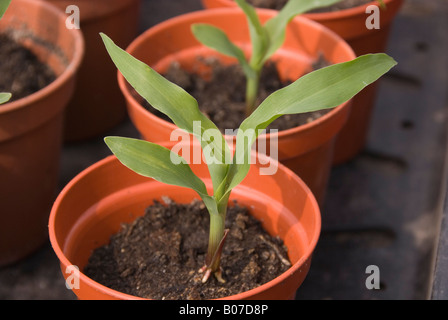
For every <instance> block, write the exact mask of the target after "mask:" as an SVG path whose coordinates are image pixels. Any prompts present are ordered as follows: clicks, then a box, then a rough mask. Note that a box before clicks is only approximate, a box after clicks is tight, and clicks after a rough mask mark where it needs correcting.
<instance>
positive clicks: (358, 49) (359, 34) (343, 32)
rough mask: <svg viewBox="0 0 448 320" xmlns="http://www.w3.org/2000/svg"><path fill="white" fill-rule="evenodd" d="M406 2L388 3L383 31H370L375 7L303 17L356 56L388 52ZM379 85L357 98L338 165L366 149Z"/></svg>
mask: <svg viewBox="0 0 448 320" xmlns="http://www.w3.org/2000/svg"><path fill="white" fill-rule="evenodd" d="M201 1H202V4H203V6H204V7H205V8H209V9H212V8H226V7H236V6H237V5H236V3H235V1H233V0H201ZM403 1H404V0H384V3H385V4H386V6H387V9H386V10H381V11H380V28H379V29H371V30H369V29H368V28H367V27H366V19H367V18H368V17H369V15H370V14H371V13H366V8H367V7H368V6H369V5H375V4H378V3H377V2H376V1H372V2H371V3H368V4H365V5H362V6H359V7H356V8H352V9H346V10H340V11H334V12H326V13H309V14H304V15H303V16H304V17H306V18H309V19H311V20H313V21H316V22H318V23H320V24H322V25H324V26H325V27H327V28H329V29H331V30H332V31H334V32H336V33H337V34H338V35H340V36H341V37H342V38H343V39H344V40H346V41H347V42H348V44H349V45H350V46H351V47H352V48H353V50H354V51H355V53H356V55H358V56H360V55H363V54H367V53H378V52H385V51H386V48H387V42H388V39H389V33H390V28H391V25H392V23H393V20H394V18H395V17H396V15H397V13H398V12H399V10H400V8H401V6H402V4H403ZM377 84H378V83H377V82H375V83H374V84H372V85H370V86H368V87H367V88H365V89H364V90H363V91H362V92H360V93H359V94H358V95H356V97H354V98H353V104H352V110H351V113H350V116H349V118H348V120H347V124H346V125H345V126H344V128H343V129H342V130H341V132H340V133H339V135H338V138H337V139H336V147H335V152H334V153H335V154H334V163H335V164H340V163H343V162H346V161H348V160H350V159H352V158H353V157H355V156H356V155H357V154H358V153H359V152H360V151H361V150H362V149H363V148H364V146H365V143H366V139H367V134H368V131H369V124H370V119H371V114H372V112H373V109H374V104H375V97H376V92H377V87H378V86H377Z"/></svg>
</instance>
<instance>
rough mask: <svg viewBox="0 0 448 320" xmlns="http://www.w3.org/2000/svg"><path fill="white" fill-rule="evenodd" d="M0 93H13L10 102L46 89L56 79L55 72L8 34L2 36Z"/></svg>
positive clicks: (0, 40) (0, 36)
mask: <svg viewBox="0 0 448 320" xmlns="http://www.w3.org/2000/svg"><path fill="white" fill-rule="evenodd" d="M0 60H1V63H0V75H1V76H0V92H11V93H12V97H11V100H10V101H14V100H18V99H21V98H24V97H26V96H28V95H30V94H32V93H34V92H36V91H39V90H40V89H42V88H44V87H46V86H47V85H49V84H50V83H51V82H53V81H54V80H55V78H56V76H55V74H54V73H53V71H52V70H51V69H50V68H49V67H48V66H47V65H45V64H44V63H42V62H41V61H39V59H38V58H37V57H36V56H35V55H34V54H33V53H32V52H31V51H30V50H28V49H27V48H25V47H23V46H22V45H20V44H19V43H17V42H16V41H15V40H13V39H12V38H11V37H10V36H8V35H7V34H0Z"/></svg>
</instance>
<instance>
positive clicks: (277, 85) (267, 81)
mask: <svg viewBox="0 0 448 320" xmlns="http://www.w3.org/2000/svg"><path fill="white" fill-rule="evenodd" d="M197 63H198V64H205V65H207V66H208V67H209V69H210V70H211V71H210V74H208V75H207V77H206V78H204V75H202V74H198V73H194V72H189V71H186V70H184V69H183V68H182V67H181V66H180V65H179V63H172V64H171V65H170V67H169V69H168V70H167V71H166V72H165V73H164V74H163V76H164V77H165V78H167V79H168V80H170V81H171V82H173V83H175V84H177V85H179V86H180V87H182V88H183V89H184V90H186V91H187V92H188V93H189V94H191V95H192V96H193V97H194V98H196V100H197V101H198V104H199V108H200V109H201V111H202V112H203V113H204V114H205V115H206V116H207V117H208V118H210V119H211V120H212V122H213V123H215V124H216V126H217V127H218V129H220V130H221V132H222V133H225V130H226V129H237V128H238V127H239V126H240V124H241V123H242V122H243V121H244V119H246V118H247V116H246V113H245V110H246V103H245V93H246V89H245V88H246V77H245V75H244V72H243V70H242V68H241V67H240V65H239V64H232V65H224V64H222V63H220V62H219V60H218V59H216V58H214V57H210V58H207V59H200V58H198V61H197ZM328 64H329V63H328V62H327V61H325V59H324V58H323V57H319V59H317V60H316V62H315V64H314V65H313V66H312V68H313V70H315V69H319V68H321V67H324V66H327V65H328ZM198 69H199V67H198ZM290 83H291V82H290V81H282V80H281V78H280V76H279V74H278V71H277V68H276V65H275V64H274V63H267V64H266V65H265V67H264V68H263V70H262V74H261V79H260V88H259V95H258V100H257V105H258V104H260V103H261V102H262V101H263V100H264V99H266V98H267V97H268V96H269V95H270V94H271V93H273V92H275V91H277V90H279V89H281V88H283V87H285V86H287V85H288V84H290ZM140 99H141V98H140ZM141 103H142V104H143V105H144V106H145V107H146V108H147V109H148V110H149V111H151V112H152V113H154V114H155V115H157V116H158V117H160V118H162V119H164V120H166V121H171V120H170V119H169V118H168V117H167V116H165V115H164V114H163V113H161V112H159V111H157V110H155V109H154V108H152V107H151V106H150V105H149V104H148V103H147V102H145V101H142V102H141ZM328 112H329V110H320V111H315V112H308V113H303V114H295V115H284V116H282V117H280V118H278V119H276V120H275V121H274V122H273V123H272V124H271V125H270V126H269V127H268V128H267V131H269V130H271V129H277V130H279V131H281V130H287V129H291V128H295V127H298V126H300V125H303V124H306V123H309V122H311V121H314V120H316V119H318V118H319V117H321V116H322V115H324V114H326V113H328Z"/></svg>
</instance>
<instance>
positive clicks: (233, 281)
mask: <svg viewBox="0 0 448 320" xmlns="http://www.w3.org/2000/svg"><path fill="white" fill-rule="evenodd" d="M163 201H164V203H161V202H155V203H154V204H153V205H151V206H149V207H148V208H147V212H146V214H145V215H143V216H142V217H139V218H137V219H136V220H135V221H134V222H133V223H131V224H126V225H123V226H122V230H121V231H120V232H118V233H116V234H114V235H113V236H112V237H111V239H110V243H109V244H108V245H105V246H102V247H100V248H98V249H96V250H95V251H94V252H93V254H92V255H91V257H90V260H89V262H88V265H87V266H86V267H85V269H84V273H85V274H86V275H87V276H89V277H90V278H92V279H94V280H95V281H97V282H99V283H101V284H103V285H105V286H107V287H109V288H112V289H115V290H117V291H120V292H123V293H127V294H131V295H134V296H138V297H143V298H151V299H156V300H161V299H166V300H193V299H194V300H200V299H215V298H220V297H225V296H230V295H233V294H237V293H240V292H243V291H247V290H250V289H252V288H255V287H258V286H260V285H262V284H264V283H266V282H268V281H270V280H272V279H274V278H275V277H277V276H278V275H280V274H281V273H283V272H285V271H286V270H287V269H288V268H289V267H290V262H289V260H288V256H287V251H286V250H287V249H286V248H285V246H284V245H283V243H282V241H281V239H279V238H278V237H271V236H270V235H269V234H267V233H266V231H264V229H263V228H262V227H261V224H260V222H259V221H258V220H256V219H255V218H253V217H252V216H251V215H250V214H249V213H248V210H247V209H246V208H244V207H240V206H238V205H237V204H236V203H234V205H232V206H230V207H229V209H228V213H227V218H226V228H229V229H230V232H229V234H228V236H227V238H226V240H225V244H224V249H223V253H222V258H221V267H222V269H223V278H224V279H225V281H226V282H225V283H224V284H221V283H219V282H218V281H217V280H216V279H215V277H214V276H211V277H210V279H209V281H208V282H206V283H205V284H204V283H202V281H201V278H202V274H200V273H199V272H198V270H199V269H200V268H201V267H202V266H203V264H204V261H205V255H206V252H207V244H208V226H209V214H208V212H207V209H206V208H205V206H204V205H203V203H202V202H201V201H196V200H195V201H193V202H191V203H190V204H177V203H175V202H173V201H171V200H170V199H163Z"/></svg>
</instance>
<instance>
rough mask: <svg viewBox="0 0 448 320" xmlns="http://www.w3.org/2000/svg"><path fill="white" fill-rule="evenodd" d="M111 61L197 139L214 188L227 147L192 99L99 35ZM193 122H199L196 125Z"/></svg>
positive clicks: (224, 170) (221, 175) (223, 172)
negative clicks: (205, 150)
mask: <svg viewBox="0 0 448 320" xmlns="http://www.w3.org/2000/svg"><path fill="white" fill-rule="evenodd" d="M101 37H102V38H103V41H104V44H105V46H106V49H107V51H108V52H109V55H110V56H111V58H112V60H113V62H114V63H115V65H116V66H117V68H118V69H119V70H120V72H121V73H122V75H123V76H124V77H125V78H126V80H127V81H128V82H129V83H130V84H131V86H132V87H133V88H134V89H135V90H136V91H137V92H138V93H139V94H140V95H141V96H142V97H143V98H144V99H146V101H148V103H149V104H151V105H152V106H153V107H154V108H155V109H157V110H159V111H161V112H163V113H164V114H166V115H167V116H168V117H170V119H171V120H173V122H174V123H175V124H176V125H177V126H178V127H179V128H181V129H183V130H185V131H187V132H189V133H191V134H193V135H195V136H196V137H197V138H199V139H200V142H201V146H202V148H203V149H204V148H206V147H207V148H208V149H209V150H211V152H204V156H205V157H206V160H207V164H208V168H209V171H210V175H211V178H212V181H213V186H214V187H215V189H216V188H217V187H218V186H219V184H220V183H221V182H222V180H223V179H224V177H225V175H226V174H227V170H228V166H229V165H228V163H229V160H228V158H229V157H230V150H229V147H228V145H227V142H226V141H225V139H224V137H223V135H222V134H221V133H220V131H219V129H218V128H217V127H216V126H215V124H214V123H213V122H212V121H211V120H210V119H208V118H207V117H206V116H205V115H204V114H203V113H202V112H201V111H200V110H199V107H198V103H197V101H196V99H195V98H193V97H192V96H191V95H190V94H188V93H187V92H186V91H185V90H184V89H182V88H181V87H179V86H177V85H175V84H174V83H172V82H170V81H168V80H167V79H165V78H164V77H163V76H161V75H160V74H158V73H157V72H156V71H155V70H153V69H152V68H150V67H149V66H148V65H146V64H145V63H143V62H141V61H139V60H137V59H136V58H134V57H133V56H132V55H130V54H129V53H127V52H126V51H124V50H122V49H121V48H119V47H118V46H116V45H115V44H114V43H113V41H112V40H111V39H110V38H109V37H107V36H106V35H104V34H101ZM195 124H196V125H199V126H198V127H197V128H196V127H195Z"/></svg>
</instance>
